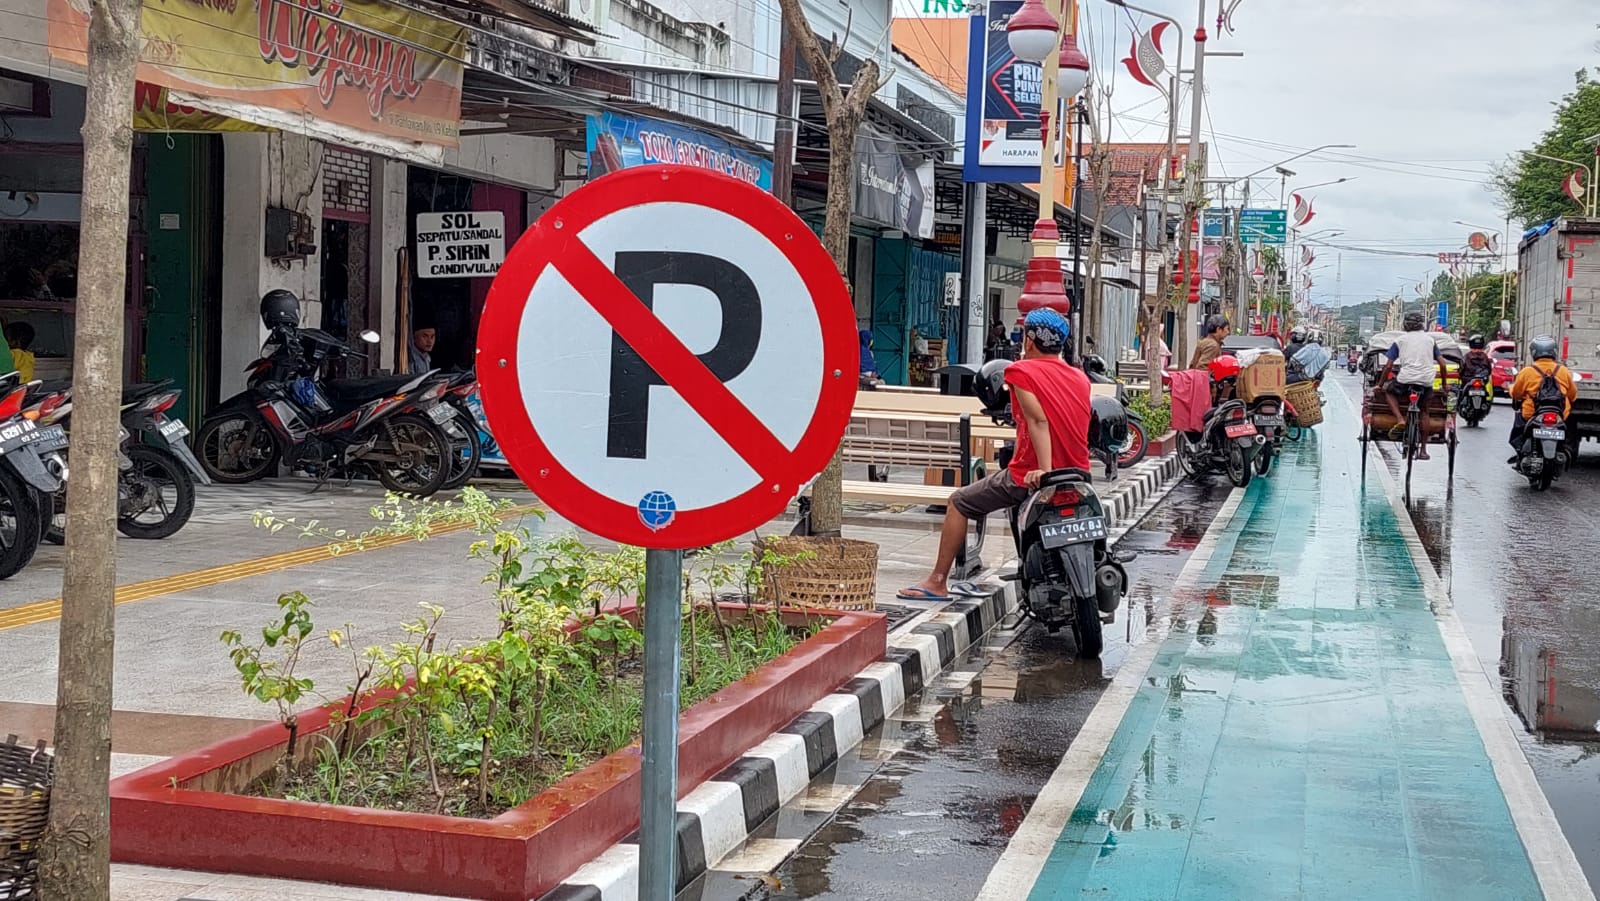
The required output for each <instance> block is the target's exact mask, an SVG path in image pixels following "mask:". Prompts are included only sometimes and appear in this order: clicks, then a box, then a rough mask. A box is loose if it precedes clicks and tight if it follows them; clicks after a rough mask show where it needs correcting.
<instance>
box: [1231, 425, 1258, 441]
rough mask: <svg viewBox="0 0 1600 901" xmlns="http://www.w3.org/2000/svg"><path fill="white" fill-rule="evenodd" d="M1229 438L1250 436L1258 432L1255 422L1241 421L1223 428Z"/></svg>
mask: <svg viewBox="0 0 1600 901" xmlns="http://www.w3.org/2000/svg"><path fill="white" fill-rule="evenodd" d="M1223 432H1225V433H1226V434H1227V436H1228V437H1229V438H1248V437H1250V436H1251V435H1254V434H1255V433H1256V427H1255V423H1251V422H1241V423H1238V424H1237V425H1230V426H1227V427H1226V428H1224V429H1223Z"/></svg>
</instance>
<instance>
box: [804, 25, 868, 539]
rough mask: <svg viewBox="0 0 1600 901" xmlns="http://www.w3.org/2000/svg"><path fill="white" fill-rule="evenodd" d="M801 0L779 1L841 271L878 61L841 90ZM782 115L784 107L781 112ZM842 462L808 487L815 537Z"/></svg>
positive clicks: (840, 506) (827, 240)
mask: <svg viewBox="0 0 1600 901" xmlns="http://www.w3.org/2000/svg"><path fill="white" fill-rule="evenodd" d="M800 4H801V0H780V5H781V6H782V7H783V18H784V23H785V24H786V25H788V28H789V34H790V36H791V37H793V38H794V41H795V43H796V44H797V45H798V46H799V48H800V52H801V53H802V54H804V56H805V60H806V65H807V66H808V67H809V68H810V69H811V77H812V78H814V79H816V82H817V93H818V94H820V95H821V97H822V112H823V116H824V117H825V118H826V119H827V123H828V198H827V205H826V207H825V213H824V219H823V223H822V246H823V247H824V248H826V249H827V251H828V255H829V256H831V257H833V264H834V265H835V266H837V267H838V268H839V274H840V275H841V276H843V275H845V270H846V267H847V266H848V265H849V262H850V207H851V204H852V201H853V199H854V198H853V191H854V189H855V177H854V175H855V173H854V165H855V152H856V132H857V130H859V129H860V127H861V120H862V119H863V118H865V117H866V114H867V102H868V101H869V100H871V99H872V95H873V94H874V93H876V92H877V90H878V63H877V62H876V61H875V60H871V59H869V60H866V61H865V62H863V63H862V64H861V68H860V69H858V70H857V71H856V75H855V80H854V81H853V82H852V83H851V85H850V90H849V92H848V93H847V92H846V91H845V90H844V87H843V86H841V85H840V84H839V79H838V77H837V76H836V75H835V74H834V71H833V66H834V63H836V62H838V60H839V55H840V54H841V53H843V52H844V44H843V42H842V41H841V40H840V39H839V38H838V36H835V37H834V39H833V41H832V43H831V45H830V46H828V47H826V48H825V47H823V46H822V41H821V40H819V39H818V38H817V34H816V32H814V31H812V30H811V24H810V23H809V22H807V21H806V16H805V12H804V10H803V9H802V8H801V5H800ZM783 112H784V113H785V114H786V113H787V111H783ZM843 480H844V463H843V459H842V457H841V455H840V451H839V450H835V451H834V452H833V459H832V460H831V461H829V463H828V468H827V469H824V470H823V471H822V475H821V476H819V477H818V478H817V481H816V484H814V485H812V486H811V530H812V533H813V534H816V535H821V536H837V535H838V534H839V532H840V529H841V527H842V526H843V524H844V486H843V484H842V483H843Z"/></svg>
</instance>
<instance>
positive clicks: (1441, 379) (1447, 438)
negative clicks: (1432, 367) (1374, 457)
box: [1361, 332, 1466, 503]
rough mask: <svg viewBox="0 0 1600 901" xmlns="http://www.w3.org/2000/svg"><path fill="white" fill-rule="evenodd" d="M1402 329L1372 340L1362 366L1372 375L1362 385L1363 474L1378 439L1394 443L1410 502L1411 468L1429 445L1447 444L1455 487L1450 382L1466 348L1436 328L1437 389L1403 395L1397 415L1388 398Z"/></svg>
mask: <svg viewBox="0 0 1600 901" xmlns="http://www.w3.org/2000/svg"><path fill="white" fill-rule="evenodd" d="M1402 334H1404V333H1403V332H1381V333H1379V334H1377V335H1373V336H1372V340H1371V341H1370V342H1369V343H1368V345H1367V352H1366V356H1365V358H1364V359H1363V360H1362V364H1361V371H1362V372H1364V373H1366V374H1367V378H1366V380H1365V384H1364V386H1363V389H1362V403H1361V479H1362V481H1363V482H1365V481H1366V478H1367V453H1368V451H1369V450H1371V448H1372V445H1373V444H1393V445H1396V447H1397V448H1398V449H1399V451H1400V453H1401V456H1402V458H1403V459H1404V460H1405V465H1406V472H1405V499H1406V502H1407V503H1410V501H1411V470H1412V467H1413V465H1414V464H1415V462H1416V460H1417V458H1418V454H1420V453H1422V452H1423V451H1424V449H1425V448H1426V447H1427V446H1429V445H1442V446H1443V447H1444V448H1445V450H1446V452H1447V457H1448V459H1449V471H1448V473H1447V477H1448V480H1449V484H1450V485H1451V486H1452V488H1453V487H1454V484H1455V477H1456V445H1457V438H1456V409H1455V396H1454V395H1453V394H1452V393H1451V392H1450V385H1449V382H1450V380H1451V379H1452V378H1456V377H1457V376H1456V373H1457V372H1459V371H1460V368H1461V361H1462V359H1463V358H1464V357H1465V356H1466V351H1465V350H1464V349H1463V348H1462V347H1461V345H1460V344H1458V343H1456V340H1455V339H1454V338H1452V337H1450V336H1449V335H1447V334H1445V333H1444V332H1433V333H1431V334H1432V337H1433V341H1434V344H1435V345H1437V346H1438V348H1439V355H1440V358H1441V359H1440V360H1439V367H1438V375H1437V376H1436V377H1435V378H1434V390H1432V391H1430V392H1428V396H1427V399H1426V400H1425V401H1424V400H1422V399H1421V398H1419V397H1418V396H1417V395H1416V394H1414V393H1413V394H1412V395H1411V396H1410V397H1409V398H1406V397H1398V398H1397V399H1398V400H1399V401H1400V407H1401V414H1402V415H1401V418H1400V419H1398V420H1396V419H1395V418H1394V414H1393V413H1392V412H1391V411H1390V409H1389V404H1388V402H1387V401H1385V400H1384V397H1383V394H1384V392H1385V391H1387V390H1388V389H1389V382H1390V381H1391V380H1392V378H1393V373H1392V371H1391V367H1390V365H1389V361H1388V358H1387V356H1386V355H1387V354H1388V352H1389V348H1390V347H1391V346H1393V344H1394V342H1395V339H1397V338H1398V337H1399V336H1400V335H1402Z"/></svg>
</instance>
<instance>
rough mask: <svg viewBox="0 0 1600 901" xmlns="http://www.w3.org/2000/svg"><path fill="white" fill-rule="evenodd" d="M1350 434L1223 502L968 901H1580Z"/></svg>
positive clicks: (1473, 668) (1422, 570)
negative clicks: (1174, 588) (1166, 601)
mask: <svg viewBox="0 0 1600 901" xmlns="http://www.w3.org/2000/svg"><path fill="white" fill-rule="evenodd" d="M1357 428H1358V417H1357V413H1356V411H1355V410H1354V409H1353V407H1352V406H1351V405H1350V404H1349V403H1348V402H1345V401H1343V399H1342V398H1341V399H1338V400H1336V402H1335V403H1334V404H1333V405H1332V408H1331V409H1330V410H1329V417H1328V421H1327V422H1326V423H1325V424H1324V425H1323V426H1322V427H1321V428H1320V429H1318V430H1317V433H1316V434H1315V435H1313V436H1311V437H1309V438H1307V439H1306V440H1305V441H1304V442H1303V443H1301V444H1299V445H1292V446H1290V447H1289V449H1288V451H1287V453H1286V455H1285V456H1284V458H1283V459H1282V460H1281V461H1280V462H1279V464H1278V468H1277V470H1276V471H1275V472H1274V473H1273V474H1272V476H1271V478H1270V479H1268V480H1264V481H1258V482H1256V483H1255V484H1253V485H1251V487H1250V488H1249V489H1248V490H1247V491H1244V492H1235V493H1234V495H1233V497H1232V498H1230V501H1229V506H1228V507H1225V508H1224V509H1223V511H1222V513H1221V514H1220V515H1219V516H1218V518H1217V523H1216V524H1215V525H1214V526H1213V527H1212V531H1211V533H1210V534H1209V535H1208V536H1207V539H1206V543H1205V544H1204V545H1202V547H1201V548H1200V552H1199V553H1197V554H1196V556H1195V558H1194V559H1193V560H1191V562H1190V569H1189V570H1186V571H1185V574H1184V579H1183V580H1181V581H1180V584H1179V589H1180V592H1179V595H1178V599H1177V601H1176V607H1175V609H1174V612H1173V622H1172V623H1171V625H1170V633H1169V635H1168V636H1167V637H1166V639H1165V640H1164V641H1155V642H1151V643H1150V644H1148V645H1146V646H1145V647H1144V648H1142V649H1141V650H1140V652H1136V654H1137V653H1143V656H1144V659H1143V661H1137V660H1130V662H1129V664H1128V665H1126V666H1125V667H1124V669H1123V670H1122V672H1121V673H1119V674H1118V677H1117V679H1116V681H1115V682H1114V684H1113V686H1112V688H1111V689H1110V690H1108V691H1107V693H1106V696H1105V699H1103V700H1102V701H1101V709H1097V710H1096V711H1095V714H1094V715H1093V716H1092V717H1091V719H1090V721H1089V722H1088V723H1087V724H1086V725H1085V727H1084V729H1083V732H1082V733H1080V735H1079V738H1078V740H1077V741H1076V742H1075V744H1074V747H1073V749H1072V751H1070V752H1069V753H1068V755H1067V757H1066V758H1065V759H1064V760H1063V762H1062V764H1061V766H1060V768H1059V769H1058V770H1057V772H1056V774H1055V776H1054V777H1052V780H1051V783H1050V784H1049V785H1047V786H1046V788H1045V789H1044V791H1043V792H1042V793H1041V795H1040V797H1039V799H1038V801H1037V802H1036V804H1035V805H1034V807H1033V809H1032V811H1031V812H1030V814H1029V817H1028V821H1027V822H1026V823H1025V824H1024V825H1023V826H1022V828H1021V829H1020V830H1019V832H1018V834H1017V836H1016V837H1015V839H1014V840H1013V842H1012V845H1011V847H1010V848H1008V850H1007V852H1006V854H1005V856H1004V857H1003V858H1002V860H1001V862H1000V864H999V866H998V867H997V868H996V870H995V872H994V873H993V874H992V875H991V877H990V880H989V882H988V884H987V885H986V887H985V890H984V893H983V894H982V895H980V901H990V899H996V901H997V899H1001V898H1004V899H1007V901H1012V899H1018V901H1020V899H1023V898H1027V899H1029V901H1066V899H1074V901H1077V899H1087V898H1118V899H1129V901H1135V899H1137V901H1156V899H1161V901H1167V899H1172V901H1179V899H1181V901H1211V899H1218V901H1221V899H1269V898H1270V899H1280V898H1294V899H1329V901H1334V899H1339V901H1343V899H1349V898H1361V899H1401V898H1406V899H1410V898H1448V899H1451V901H1479V899H1481V901H1524V899H1539V898H1548V899H1569V898H1571V899H1580V898H1581V899H1585V901H1588V899H1592V898H1593V895H1592V894H1591V893H1590V890H1589V888H1588V886H1587V883H1586V882H1585V881H1584V879H1583V876H1582V874H1581V872H1580V871H1579V870H1578V866H1577V863H1576V860H1575V859H1574V857H1573V855H1572V852H1571V850H1570V848H1569V847H1568V845H1567V843H1566V840H1565V838H1564V837H1563V836H1562V835H1561V833H1560V831H1559V828H1558V827H1557V825H1556V823H1555V821H1554V818H1553V816H1552V815H1551V813H1550V810H1549V806H1548V803H1547V802H1546V801H1545V799H1544V797H1543V795H1542V794H1540V793H1539V790H1538V788H1537V786H1536V785H1535V784H1534V783H1533V781H1532V773H1531V771H1530V770H1529V769H1528V766H1527V762H1526V760H1525V759H1524V758H1523V757H1522V755H1521V752H1520V750H1519V749H1518V747H1517V745H1516V743H1515V740H1514V738H1513V737H1512V735H1511V733H1510V731H1509V726H1508V725H1507V722H1506V718H1505V716H1504V712H1503V710H1502V709H1501V708H1500V706H1499V704H1498V703H1497V699H1496V698H1495V697H1494V696H1493V693H1492V692H1493V689H1492V688H1491V687H1490V685H1489V682H1488V679H1487V678H1486V676H1485V674H1484V672H1483V670H1482V666H1481V663H1480V662H1479V661H1478V660H1477V658H1476V657H1475V656H1473V654H1472V650H1471V646H1470V644H1468V643H1467V641H1466V640H1465V637H1464V634H1463V633H1462V632H1461V629H1460V625H1459V622H1458V621H1457V620H1456V619H1455V614H1454V612H1453V611H1452V610H1451V609H1450V607H1449V601H1448V598H1447V597H1445V595H1444V592H1443V591H1442V590H1441V589H1440V588H1439V586H1438V583H1437V580H1436V578H1435V577H1434V574H1433V572H1432V569H1431V567H1429V565H1428V563H1427V558H1426V556H1425V555H1424V554H1423V551H1422V548H1421V545H1420V541H1418V540H1417V538H1416V535H1415V532H1414V530H1412V528H1411V524H1410V521H1409V519H1408V518H1402V517H1400V516H1397V510H1398V508H1397V506H1396V505H1395V504H1394V503H1392V502H1391V500H1390V496H1391V494H1390V492H1389V491H1388V490H1387V488H1389V487H1390V486H1388V485H1386V484H1385V483H1386V482H1387V481H1388V478H1387V473H1386V472H1385V471H1383V470H1384V462H1383V460H1382V459H1381V458H1377V459H1373V460H1371V461H1370V462H1371V463H1372V468H1371V471H1370V474H1369V477H1368V480H1367V483H1366V485H1365V486H1364V487H1363V485H1362V484H1361V481H1360V478H1359V476H1358V475H1357V474H1358V473H1359V472H1360V459H1359V453H1360V446H1359V444H1358V443H1357V441H1356V434H1357ZM1419 465H1424V466H1426V465H1433V466H1443V465H1444V462H1443V460H1442V459H1441V460H1439V461H1438V462H1435V463H1432V464H1428V463H1421V464H1419ZM1230 516H1231V518H1230ZM1101 751H1103V754H1101V753H1100V752H1101Z"/></svg>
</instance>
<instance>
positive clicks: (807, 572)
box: [757, 535, 878, 611]
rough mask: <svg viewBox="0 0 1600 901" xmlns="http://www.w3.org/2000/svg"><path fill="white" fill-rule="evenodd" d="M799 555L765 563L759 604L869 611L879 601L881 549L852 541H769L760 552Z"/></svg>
mask: <svg viewBox="0 0 1600 901" xmlns="http://www.w3.org/2000/svg"><path fill="white" fill-rule="evenodd" d="M762 550H767V551H771V552H772V553H774V554H776V555H778V556H780V557H790V558H794V557H800V558H802V559H795V560H792V561H791V562H788V563H783V564H778V565H773V564H762V565H761V600H762V602H763V603H767V604H779V605H784V606H794V607H812V608H816V609H822V610H847V611H855V610H871V609H872V608H873V607H874V606H875V605H876V603H877V592H878V546H877V545H876V544H873V543H872V542H870V541H856V540H854V539H850V538H807V537H801V536H795V535H789V536H784V537H780V538H766V539H762V540H761V541H760V542H757V551H758V552H759V551H762Z"/></svg>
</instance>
